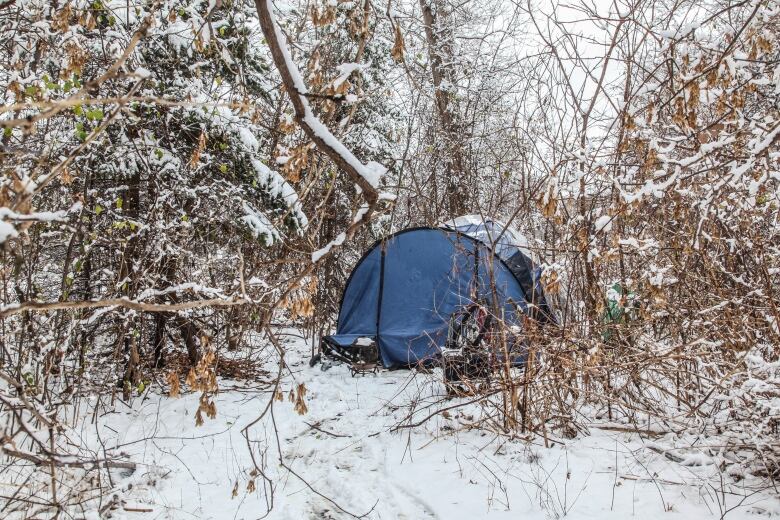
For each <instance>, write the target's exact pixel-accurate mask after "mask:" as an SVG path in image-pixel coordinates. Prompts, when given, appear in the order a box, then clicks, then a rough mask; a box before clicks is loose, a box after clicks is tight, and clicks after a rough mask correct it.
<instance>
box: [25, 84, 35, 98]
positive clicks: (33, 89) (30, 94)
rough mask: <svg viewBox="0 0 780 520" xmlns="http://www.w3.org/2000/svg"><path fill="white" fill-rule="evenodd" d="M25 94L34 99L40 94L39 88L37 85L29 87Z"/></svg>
mask: <svg viewBox="0 0 780 520" xmlns="http://www.w3.org/2000/svg"><path fill="white" fill-rule="evenodd" d="M24 93H25V94H27V95H28V96H31V97H32V96H34V95H35V94H37V93H38V87H36V86H35V85H29V86H28V87H27V88H25V89H24Z"/></svg>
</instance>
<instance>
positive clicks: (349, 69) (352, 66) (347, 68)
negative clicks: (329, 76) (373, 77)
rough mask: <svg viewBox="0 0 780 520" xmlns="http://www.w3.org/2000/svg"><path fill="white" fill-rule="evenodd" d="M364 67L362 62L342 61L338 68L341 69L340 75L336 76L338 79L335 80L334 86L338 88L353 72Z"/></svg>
mask: <svg viewBox="0 0 780 520" xmlns="http://www.w3.org/2000/svg"><path fill="white" fill-rule="evenodd" d="M364 67H365V65H361V64H360V63H342V64H341V65H339V66H337V67H336V70H338V71H339V75H338V76H337V77H336V79H334V80H333V88H334V89H338V88H339V87H340V86H341V84H342V83H344V82H345V81H347V79H348V78H349V76H350V75H352V73H353V72H355V71H356V70H360V69H362V68H364Z"/></svg>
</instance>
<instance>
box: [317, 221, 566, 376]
mask: <svg viewBox="0 0 780 520" xmlns="http://www.w3.org/2000/svg"><path fill="white" fill-rule="evenodd" d="M539 274H540V269H539V268H537V267H536V266H535V263H534V262H533V260H532V259H531V253H530V251H529V249H528V244H527V241H526V240H525V239H524V237H523V236H522V235H520V234H519V233H517V232H516V231H514V230H512V229H511V228H508V227H507V226H505V225H503V224H502V223H501V222H498V221H495V220H489V219H483V218H481V217H478V216H466V217H459V218H457V219H454V220H452V221H449V222H446V223H444V224H442V225H441V226H440V227H438V228H428V227H421V228H411V229H405V230H403V231H399V232H397V233H394V234H392V235H390V236H388V237H385V238H383V239H382V240H380V241H378V242H377V243H376V244H374V246H373V247H372V248H371V249H369V250H368V251H367V252H366V253H365V254H364V255H363V257H362V258H361V259H360V261H359V262H358V263H357V265H356V266H355V268H354V269H353V271H352V273H351V275H350V277H349V279H348V280H347V284H346V287H345V288H344V293H343V295H342V300H341V308H340V309H339V318H338V325H337V332H336V334H334V335H331V336H327V337H326V338H325V340H326V341H328V342H329V343H331V344H334V345H337V346H338V347H339V348H342V349H349V348H350V347H352V346H353V345H355V344H356V341H357V340H359V339H360V338H366V337H370V338H373V339H374V340H375V341H376V344H377V345H378V347H379V355H380V357H381V360H382V364H383V365H384V366H385V367H386V368H402V367H409V366H412V365H415V364H417V363H419V362H421V361H425V360H428V359H432V358H435V357H437V356H438V355H439V353H440V351H441V349H442V347H443V346H444V343H445V341H446V339H447V329H448V326H449V322H450V316H451V315H452V314H453V313H455V312H458V311H460V310H462V309H464V308H466V307H467V306H468V305H470V304H472V303H474V302H475V300H476V301H481V302H485V303H487V304H488V305H489V306H490V307H491V308H492V309H494V310H497V312H499V313H501V314H502V319H503V321H504V323H506V324H507V325H509V326H520V325H522V319H523V314H527V315H529V316H531V317H533V318H534V319H537V320H539V321H541V322H546V321H552V314H551V313H550V310H549V307H548V306H547V303H546V301H545V298H544V294H543V293H542V289H541V285H540V283H539Z"/></svg>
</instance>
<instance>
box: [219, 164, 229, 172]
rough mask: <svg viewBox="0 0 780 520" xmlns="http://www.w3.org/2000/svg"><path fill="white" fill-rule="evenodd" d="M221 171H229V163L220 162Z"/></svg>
mask: <svg viewBox="0 0 780 520" xmlns="http://www.w3.org/2000/svg"><path fill="white" fill-rule="evenodd" d="M219 171H221V172H222V173H227V171H228V165H227V164H225V163H222V164H220V165H219Z"/></svg>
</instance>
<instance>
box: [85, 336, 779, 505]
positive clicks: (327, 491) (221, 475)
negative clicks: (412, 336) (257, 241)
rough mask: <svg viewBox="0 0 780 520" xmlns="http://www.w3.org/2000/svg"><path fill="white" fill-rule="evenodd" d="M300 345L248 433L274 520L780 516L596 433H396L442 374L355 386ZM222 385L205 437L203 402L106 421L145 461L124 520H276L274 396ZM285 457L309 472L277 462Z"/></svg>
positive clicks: (634, 441) (383, 376)
mask: <svg viewBox="0 0 780 520" xmlns="http://www.w3.org/2000/svg"><path fill="white" fill-rule="evenodd" d="M287 348H289V349H290V352H289V354H288V363H289V368H290V369H291V374H289V373H288V374H287V375H286V376H285V379H284V383H283V385H282V389H283V390H284V394H285V399H284V401H274V406H273V409H272V413H268V414H267V415H266V416H265V418H264V419H263V420H261V421H259V422H258V423H257V424H255V425H254V426H252V427H251V428H250V429H249V430H248V437H249V439H250V441H251V446H252V448H253V450H254V454H255V457H256V459H257V460H258V462H259V461H260V460H261V459H263V458H264V460H265V471H266V475H267V476H268V477H269V478H270V479H271V480H272V481H273V485H274V493H273V509H272V510H271V512H270V513H269V516H268V518H271V519H290V520H303V519H336V518H350V516H349V514H347V513H346V512H344V511H343V510H347V511H349V513H352V514H354V515H356V516H360V515H365V518H373V519H396V518H398V519H410V520H417V519H426V518H438V519H447V520H457V519H482V518H485V519H524V520H533V519H547V518H561V517H564V516H566V517H567V518H574V519H590V518H594V519H599V520H601V519H609V518H614V519H623V518H629V517H631V518H648V519H650V518H653V519H654V518H659V517H664V518H670V519H671V518H684V519H686V520H690V519H695V518H720V517H721V516H722V514H723V513H724V512H725V511H726V510H727V509H730V508H733V509H732V510H731V511H729V512H728V514H727V516H726V517H727V518H735V519H736V518H766V517H768V516H772V517H776V516H778V515H780V502H778V499H777V495H773V494H771V493H768V492H762V493H757V494H751V492H750V491H749V490H746V489H744V488H741V487H740V484H737V483H732V484H724V485H725V488H723V487H722V486H721V483H720V480H719V479H718V478H715V479H713V478H712V477H713V475H716V474H717V472H716V470H715V468H714V467H713V466H711V465H710V466H708V465H703V466H682V465H679V464H677V463H675V462H672V461H670V460H668V459H667V458H665V457H663V456H662V455H659V454H658V453H656V452H655V451H653V450H651V449H648V446H647V444H646V442H647V441H643V440H642V439H640V438H639V437H638V436H637V435H635V434H629V433H624V432H619V431H614V430H605V429H599V428H591V435H590V436H583V437H580V438H577V439H574V440H571V441H568V442H567V444H566V445H560V444H553V446H552V447H550V448H545V447H544V443H543V441H542V440H541V439H537V440H535V441H532V442H526V441H522V440H513V441H508V440H506V439H505V438H499V437H497V436H495V435H493V434H490V433H486V432H484V431H478V430H468V429H464V428H463V427H462V426H460V422H461V420H462V417H461V416H460V414H459V412H457V411H454V412H452V413H451V414H449V417H448V418H443V417H441V416H437V417H436V418H434V419H432V420H431V421H429V422H427V423H425V424H424V425H423V426H421V427H419V428H415V429H401V430H398V431H395V432H391V431H390V430H391V429H392V428H393V426H395V425H397V424H399V423H400V422H402V421H403V419H404V418H405V417H406V415H407V413H408V407H407V405H408V404H409V403H410V402H411V401H412V400H414V399H415V398H417V397H419V396H421V395H422V396H430V395H433V394H435V393H437V392H441V391H442V388H441V387H440V385H439V384H438V383H437V382H436V381H435V374H433V375H425V374H415V373H413V372H407V371H396V372H382V373H379V374H378V375H376V376H373V375H368V376H365V377H356V378H353V377H351V376H350V374H349V370H348V369H347V368H346V367H344V366H335V367H333V368H331V369H330V370H328V371H327V372H323V371H321V370H320V367H319V366H317V367H314V368H310V367H309V366H308V363H307V361H308V347H307V346H305V345H303V342H301V341H298V340H295V338H294V337H292V336H291V337H290V338H289V341H288V344H287ZM300 383H304V384H305V386H306V388H307V393H306V406H307V407H308V412H307V413H306V414H304V415H299V414H298V413H297V412H296V411H295V409H294V404H293V403H292V402H290V401H289V399H288V398H287V394H288V393H289V391H290V389H292V388H294V387H297V385H298V384H300ZM220 384H221V387H222V388H223V390H222V391H221V392H220V393H219V395H218V396H217V397H216V399H215V402H216V407H217V416H216V418H215V419H205V421H206V422H205V424H204V425H203V426H200V427H196V426H195V418H194V413H195V411H196V410H197V408H198V395H195V394H187V395H184V396H182V397H181V398H180V399H172V398H168V397H157V396H155V395H153V394H150V397H148V398H147V399H146V400H143V401H142V400H141V399H137V400H136V402H135V403H134V405H133V408H132V410H127V409H125V410H121V409H120V410H117V412H115V413H111V414H108V415H105V416H103V418H102V419H100V420H99V421H98V427H97V429H96V430H95V431H96V432H99V434H100V435H99V437H100V441H101V442H102V443H103V445H105V446H106V448H112V447H117V446H118V447H119V450H120V451H123V452H125V453H126V454H127V455H128V456H129V457H130V458H131V459H132V460H134V461H136V462H137V463H138V468H137V470H136V471H135V472H134V473H133V474H131V475H128V474H127V473H128V472H127V471H125V472H124V473H122V471H118V470H113V475H114V477H115V479H117V482H118V485H119V486H121V487H122V489H123V491H122V492H121V495H120V498H121V500H122V501H123V503H124V506H123V507H120V508H118V509H116V510H115V511H114V512H113V518H128V519H134V518H176V519H232V518H235V519H244V518H245V519H250V518H259V517H261V516H263V514H264V513H265V512H266V508H267V505H268V501H269V500H270V497H269V495H268V494H267V493H266V491H267V487H264V485H263V482H264V481H263V478H262V476H261V475H257V476H256V477H255V478H254V483H255V487H256V489H255V490H254V491H253V492H248V485H249V482H250V480H251V479H252V476H251V474H250V471H251V470H252V467H253V465H252V461H251V459H250V455H249V448H248V444H247V440H246V438H245V437H244V435H243V434H242V429H243V428H244V427H245V426H246V425H247V424H249V423H251V422H253V421H254V420H255V419H256V418H257V417H258V416H259V415H260V414H261V413H262V411H263V410H264V409H265V407H266V406H267V404H268V402H269V398H270V393H269V391H267V390H262V389H257V388H252V387H251V386H249V385H242V384H239V383H236V382H234V381H224V380H223V381H221V382H220ZM228 388H230V389H228ZM426 414H427V413H426ZM426 414H422V415H421V416H420V417H422V416H424V415H426ZM274 424H275V425H276V430H277V431H278V438H277V436H276V434H275V433H274V426H273V425H274ZM93 428H94V426H93ZM95 431H91V432H88V431H85V432H84V436H85V438H92V439H93V441H94V440H95V438H96V437H97V436H96V435H95ZM280 452H281V457H282V458H283V460H284V461H285V463H286V464H287V465H288V466H289V467H290V468H291V469H292V471H293V472H294V473H295V474H296V475H297V476H296V475H294V474H293V473H292V472H290V471H288V470H287V469H285V468H284V467H283V466H281V465H280V464H279V455H280ZM299 477H300V478H299ZM302 479H305V482H304V480H302ZM724 489H725V492H724ZM234 491H235V493H234ZM234 495H235V496H234ZM326 497H327V498H326ZM724 500H725V502H726V505H725V506H724V504H723V502H724ZM340 508H343V510H341V509H340ZM757 515H760V516H757Z"/></svg>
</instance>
